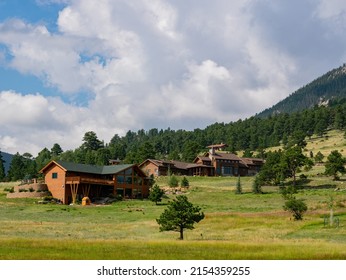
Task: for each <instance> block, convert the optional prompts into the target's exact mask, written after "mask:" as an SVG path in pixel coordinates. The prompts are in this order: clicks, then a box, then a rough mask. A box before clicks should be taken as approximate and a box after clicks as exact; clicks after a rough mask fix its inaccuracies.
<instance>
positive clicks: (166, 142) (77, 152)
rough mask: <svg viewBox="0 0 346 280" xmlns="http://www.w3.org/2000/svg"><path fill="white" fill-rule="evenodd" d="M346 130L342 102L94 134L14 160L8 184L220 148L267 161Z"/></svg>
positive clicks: (187, 156)
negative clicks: (56, 170) (46, 170)
mask: <svg viewBox="0 0 346 280" xmlns="http://www.w3.org/2000/svg"><path fill="white" fill-rule="evenodd" d="M345 128H346V100H339V101H333V102H331V103H330V104H329V105H328V106H320V107H319V106H315V107H314V108H312V109H308V110H304V111H301V112H295V113H292V114H287V113H283V114H278V115H275V116H271V117H268V118H257V117H251V118H249V119H245V120H239V121H237V122H231V123H215V124H212V125H210V126H208V127H206V128H204V129H195V130H193V131H185V130H171V129H170V128H167V129H165V130H163V129H160V130H159V129H156V128H153V129H150V130H148V131H145V130H139V131H137V132H134V131H128V132H127V133H126V135H125V136H119V135H117V134H115V135H114V136H113V138H112V139H111V140H110V142H109V143H104V142H103V141H101V140H100V139H98V136H97V135H96V133H95V132H93V131H89V132H86V133H85V135H84V137H83V139H81V145H80V147H78V148H76V149H74V150H68V151H63V150H62V149H61V147H60V145H59V144H58V143H56V144H55V145H54V146H53V147H52V148H50V149H49V148H44V149H42V151H41V152H40V153H39V154H38V156H37V157H36V158H33V157H32V155H30V154H28V153H25V154H24V155H19V154H16V155H14V157H13V160H12V164H11V168H10V170H9V178H8V179H10V180H18V179H21V178H23V177H25V176H27V177H32V176H36V173H37V171H38V170H40V169H41V168H42V167H43V166H44V165H45V164H46V163H47V162H49V161H50V160H51V159H60V160H65V161H73V162H79V163H87V164H99V165H103V164H107V163H108V161H109V159H119V160H121V161H122V162H124V163H141V162H142V161H144V160H145V159H147V158H156V159H174V160H182V161H188V162H191V161H192V160H193V159H194V158H195V157H196V155H197V154H199V153H201V152H204V151H207V148H206V147H207V146H208V145H211V144H216V143H227V144H228V145H229V147H228V150H229V151H232V152H236V151H239V150H245V156H256V157H265V153H264V149H265V148H268V147H272V146H277V145H279V144H284V145H285V144H287V143H289V142H292V143H299V142H301V141H304V138H305V137H310V136H312V135H313V134H316V135H320V136H322V135H323V134H324V133H326V131H327V130H329V129H338V130H345Z"/></svg>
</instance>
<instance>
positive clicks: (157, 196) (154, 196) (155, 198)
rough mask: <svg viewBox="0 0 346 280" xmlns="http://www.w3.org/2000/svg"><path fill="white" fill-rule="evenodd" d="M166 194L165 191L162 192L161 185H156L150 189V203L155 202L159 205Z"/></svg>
mask: <svg viewBox="0 0 346 280" xmlns="http://www.w3.org/2000/svg"><path fill="white" fill-rule="evenodd" d="M164 194H165V192H164V190H162V189H161V188H160V187H159V185H157V184H155V185H154V186H153V187H151V188H150V192H149V197H148V198H149V200H150V201H152V202H155V204H156V205H157V204H158V203H159V202H161V200H162V197H163V196H164Z"/></svg>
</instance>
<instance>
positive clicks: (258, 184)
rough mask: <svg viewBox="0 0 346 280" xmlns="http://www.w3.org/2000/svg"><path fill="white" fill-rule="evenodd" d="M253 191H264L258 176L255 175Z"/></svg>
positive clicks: (258, 192) (256, 192) (257, 192)
mask: <svg viewBox="0 0 346 280" xmlns="http://www.w3.org/2000/svg"><path fill="white" fill-rule="evenodd" d="M252 192H253V193H255V194H261V193H262V187H261V184H260V182H259V180H258V177H257V176H256V177H255V180H253V182H252Z"/></svg>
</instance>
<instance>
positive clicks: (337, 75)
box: [257, 64, 346, 117]
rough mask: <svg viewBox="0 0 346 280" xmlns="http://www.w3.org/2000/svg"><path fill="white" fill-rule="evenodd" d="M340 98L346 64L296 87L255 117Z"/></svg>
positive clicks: (343, 93)
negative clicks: (285, 96)
mask: <svg viewBox="0 0 346 280" xmlns="http://www.w3.org/2000/svg"><path fill="white" fill-rule="evenodd" d="M341 98H346V64H344V65H343V66H341V67H339V68H336V69H333V70H331V71H329V72H327V73H326V74H324V75H322V76H321V77H319V78H317V79H316V80H314V81H312V82H311V83H309V84H307V85H306V86H304V87H302V88H300V89H298V90H297V91H296V92H294V93H292V94H291V95H290V96H288V97H287V98H285V99H284V100H282V101H280V102H279V103H277V104H276V105H274V106H272V107H271V108H269V109H266V110H264V111H263V112H261V113H259V114H257V117H268V116H271V115H274V114H279V113H291V112H298V111H301V110H304V109H308V108H312V107H314V106H315V105H321V104H328V102H329V101H330V100H334V99H341Z"/></svg>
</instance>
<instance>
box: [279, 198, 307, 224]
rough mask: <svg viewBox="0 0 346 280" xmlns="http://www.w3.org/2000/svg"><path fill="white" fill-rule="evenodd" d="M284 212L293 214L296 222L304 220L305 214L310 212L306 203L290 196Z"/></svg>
mask: <svg viewBox="0 0 346 280" xmlns="http://www.w3.org/2000/svg"><path fill="white" fill-rule="evenodd" d="M284 210H285V211H289V212H291V213H292V214H293V218H294V220H296V221H298V220H302V219H303V214H304V213H305V212H306V211H307V210H308V207H307V205H306V203H305V202H304V201H303V200H302V199H297V198H296V197H294V196H290V197H288V198H287V199H286V202H285V205H284Z"/></svg>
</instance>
